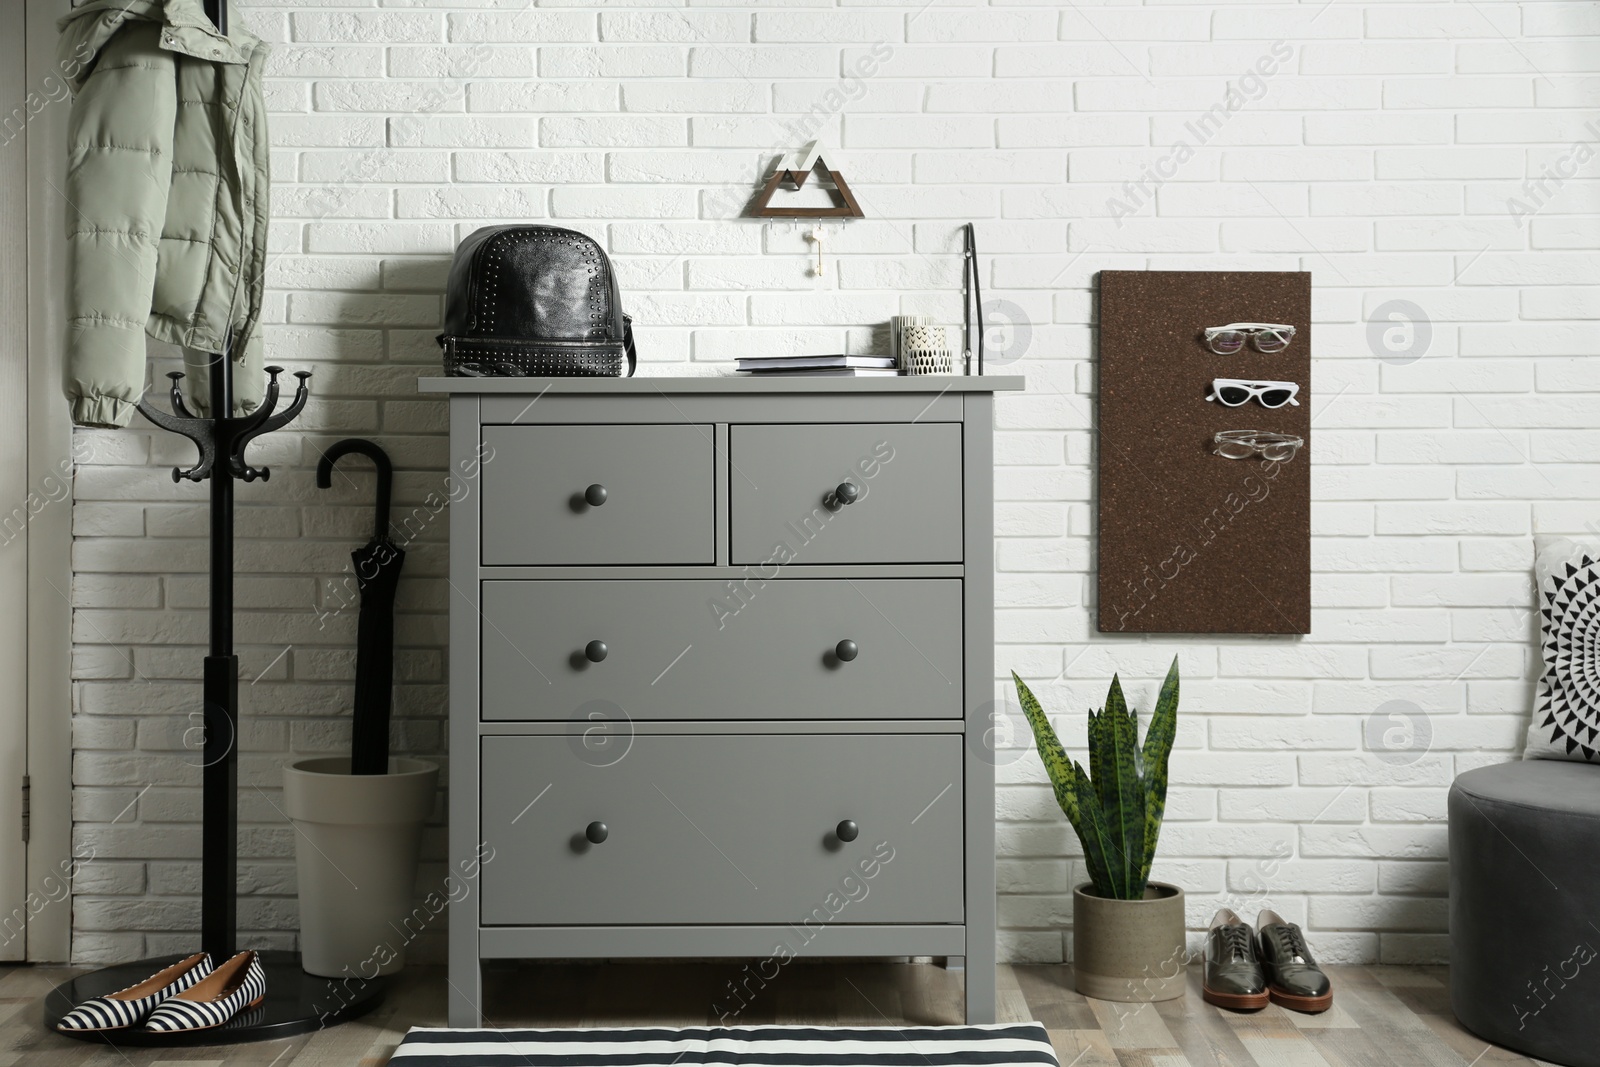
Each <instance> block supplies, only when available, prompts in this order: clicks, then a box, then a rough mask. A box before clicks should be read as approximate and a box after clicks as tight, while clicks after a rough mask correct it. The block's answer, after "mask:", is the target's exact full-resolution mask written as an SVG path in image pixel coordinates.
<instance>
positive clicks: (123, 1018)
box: [56, 952, 211, 1032]
mask: <svg viewBox="0 0 1600 1067" xmlns="http://www.w3.org/2000/svg"><path fill="white" fill-rule="evenodd" d="M210 973H211V957H210V956H209V955H207V954H206V953H204V952H197V953H195V954H194V955H193V956H190V957H189V958H188V959H184V960H179V961H178V962H177V963H174V964H173V965H172V966H171V967H167V968H165V969H163V970H160V971H157V972H156V973H155V974H152V975H151V976H150V977H149V978H146V979H145V980H144V981H142V982H140V983H139V984H138V985H131V986H129V987H128V988H127V989H123V990H119V991H118V992H115V993H107V994H106V995H105V996H103V997H95V998H94V999H93V1000H86V1001H84V1002H83V1003H82V1004H79V1005H78V1006H77V1007H76V1008H73V1009H72V1010H71V1011H69V1012H67V1014H65V1015H63V1016H62V1017H61V1021H60V1022H58V1023H56V1029H57V1030H72V1031H74V1032H85V1031H91V1030H95V1031H98V1030H126V1029H128V1027H130V1026H138V1025H139V1024H140V1023H142V1022H144V1020H145V1016H147V1015H149V1014H150V1013H151V1012H152V1011H154V1010H155V1008H156V1007H157V1005H159V1004H161V1003H162V1002H163V1001H165V1000H169V999H171V998H172V997H175V996H177V995H178V994H179V993H182V992H183V991H184V990H186V989H189V988H190V987H192V986H193V985H194V984H195V983H196V982H198V981H200V980H201V979H202V978H204V977H205V976H206V975H208V974H210Z"/></svg>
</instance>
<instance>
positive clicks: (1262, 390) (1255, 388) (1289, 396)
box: [1206, 378, 1300, 408]
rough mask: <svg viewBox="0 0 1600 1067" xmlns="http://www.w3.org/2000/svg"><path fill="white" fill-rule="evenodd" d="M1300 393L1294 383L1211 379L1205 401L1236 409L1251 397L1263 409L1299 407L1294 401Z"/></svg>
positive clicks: (1297, 402)
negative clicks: (1288, 406) (1286, 406)
mask: <svg viewBox="0 0 1600 1067" xmlns="http://www.w3.org/2000/svg"><path fill="white" fill-rule="evenodd" d="M1299 391H1300V386H1298V385H1297V384H1295V383H1294V382H1258V381H1251V380H1249V379H1245V378H1213V379H1211V395H1209V396H1207V397H1206V399H1207V400H1215V401H1217V402H1218V403H1220V404H1222V405H1223V406H1225V407H1230V408H1236V407H1238V406H1239V405H1240V404H1246V403H1249V401H1250V398H1251V397H1255V398H1256V400H1257V401H1258V402H1259V403H1260V404H1261V406H1262V407H1264V408H1281V407H1283V405H1285V404H1293V405H1294V406H1295V407H1299V406H1300V401H1298V400H1296V399H1295V394H1296V393H1298V392H1299Z"/></svg>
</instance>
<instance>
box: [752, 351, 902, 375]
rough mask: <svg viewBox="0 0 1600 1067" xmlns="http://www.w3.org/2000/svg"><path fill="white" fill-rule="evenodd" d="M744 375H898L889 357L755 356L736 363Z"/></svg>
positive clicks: (892, 359) (892, 360)
mask: <svg viewBox="0 0 1600 1067" xmlns="http://www.w3.org/2000/svg"><path fill="white" fill-rule="evenodd" d="M739 370H740V371H742V372H744V373H746V374H761V375H768V374H801V375H808V376H812V375H815V376H822V377H838V378H876V377H888V376H891V375H895V374H899V373H900V371H899V370H898V369H896V367H895V365H894V357H893V356H844V355H824V356H756V357H752V358H749V359H741V360H739Z"/></svg>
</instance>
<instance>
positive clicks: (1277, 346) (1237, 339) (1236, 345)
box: [1205, 322, 1294, 356]
mask: <svg viewBox="0 0 1600 1067" xmlns="http://www.w3.org/2000/svg"><path fill="white" fill-rule="evenodd" d="M1205 337H1206V347H1207V348H1209V349H1211V351H1213V352H1215V353H1216V354H1217V355H1219V356H1231V355H1233V354H1235V353H1237V352H1241V351H1243V350H1244V345H1245V342H1246V341H1249V342H1250V343H1251V344H1253V345H1254V346H1255V349H1256V351H1257V352H1266V353H1267V354H1269V355H1270V354H1271V353H1273V352H1282V351H1283V350H1284V349H1285V348H1288V347H1289V342H1290V341H1292V340H1294V327H1293V326H1289V325H1286V324H1284V323H1281V322H1230V323H1228V325H1226V326H1207V327H1206V333H1205Z"/></svg>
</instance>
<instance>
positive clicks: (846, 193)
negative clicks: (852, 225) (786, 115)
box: [750, 143, 867, 219]
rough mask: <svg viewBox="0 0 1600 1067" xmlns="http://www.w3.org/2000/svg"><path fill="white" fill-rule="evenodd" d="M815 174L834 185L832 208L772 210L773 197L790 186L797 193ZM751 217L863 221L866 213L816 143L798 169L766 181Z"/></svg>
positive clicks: (784, 169) (783, 169)
mask: <svg viewBox="0 0 1600 1067" xmlns="http://www.w3.org/2000/svg"><path fill="white" fill-rule="evenodd" d="M813 173H815V174H817V175H818V176H819V177H820V178H821V179H822V180H823V181H825V182H832V183H833V190H830V192H829V196H830V197H831V198H832V199H833V201H834V206H833V207H786V208H780V207H771V206H770V204H771V203H772V194H773V193H775V192H777V191H778V187H779V186H780V185H782V184H783V183H784V182H788V183H789V184H790V185H792V186H793V187H794V188H795V189H799V188H800V187H801V186H803V185H805V183H806V179H807V178H809V177H810V176H811V175H812V174H813ZM750 217H752V218H758V219H864V218H866V217H867V216H866V213H865V212H863V211H862V210H861V205H860V204H858V203H856V198H855V194H853V193H851V192H850V186H849V185H848V184H847V183H846V182H845V180H844V175H843V174H840V173H839V172H838V171H836V170H831V169H829V167H828V164H827V163H826V162H824V161H823V158H822V155H821V153H820V152H819V151H818V150H817V148H816V145H815V144H814V143H813V145H812V146H811V149H810V151H808V152H807V153H806V155H805V158H804V159H803V160H802V161H801V162H800V163H799V164H798V165H796V166H791V167H779V168H778V169H777V170H776V171H774V172H773V174H772V177H770V178H768V179H767V184H766V185H765V186H763V187H762V189H761V192H760V193H758V194H757V195H756V199H755V202H754V203H753V204H752V205H751V208H750Z"/></svg>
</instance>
